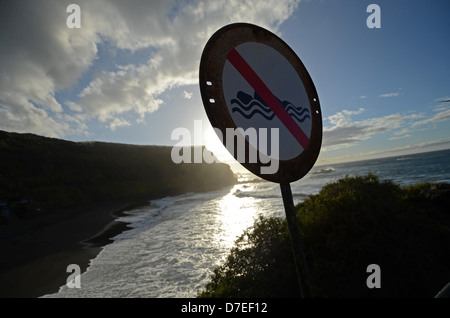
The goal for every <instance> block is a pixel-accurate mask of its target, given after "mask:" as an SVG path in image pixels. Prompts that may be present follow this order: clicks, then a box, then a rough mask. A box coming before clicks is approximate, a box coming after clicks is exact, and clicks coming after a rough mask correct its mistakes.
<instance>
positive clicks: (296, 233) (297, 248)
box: [280, 183, 312, 298]
mask: <svg viewBox="0 0 450 318" xmlns="http://www.w3.org/2000/svg"><path fill="white" fill-rule="evenodd" d="M280 188H281V195H282V197H283V205H284V211H285V212H286V221H287V224H288V229H289V238H290V240H291V247H292V253H293V254H294V262H295V269H296V271H297V278H298V283H299V286H300V293H301V295H302V298H312V290H311V285H310V284H309V273H308V265H307V262H306V256H305V251H304V249H303V240H302V237H301V234H300V228H299V226H298V220H297V214H296V211H295V207H294V200H293V199H292V192H291V185H290V184H289V183H282V184H280Z"/></svg>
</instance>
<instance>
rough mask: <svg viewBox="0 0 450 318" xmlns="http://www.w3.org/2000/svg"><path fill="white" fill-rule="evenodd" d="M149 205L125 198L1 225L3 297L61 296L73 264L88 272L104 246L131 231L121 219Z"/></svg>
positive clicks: (147, 202)
mask: <svg viewBox="0 0 450 318" xmlns="http://www.w3.org/2000/svg"><path fill="white" fill-rule="evenodd" d="M147 204H150V199H149V200H148V201H143V200H141V201H136V200H134V201H133V200H121V201H107V202H96V203H90V204H83V205H80V206H73V207H69V208H65V209H61V210H59V211H55V212H53V213H50V214H47V215H43V216H41V217H39V218H36V219H29V220H18V221H14V222H11V223H10V224H7V225H2V226H0V254H1V255H2V257H1V259H0V286H1V289H0V298H34V297H41V296H44V295H46V294H52V293H56V292H58V290H59V288H60V287H61V286H63V285H64V284H66V280H67V277H68V276H69V275H70V274H71V273H67V272H66V269H67V266H68V265H69V264H77V265H79V266H80V269H81V273H83V272H85V271H86V270H87V268H88V267H89V265H90V262H91V260H92V259H94V258H95V257H96V256H97V255H98V254H99V253H100V251H101V250H102V248H103V247H104V246H105V245H107V244H109V243H111V242H113V240H112V238H113V237H114V236H116V235H118V234H120V233H122V232H123V231H126V230H127V229H128V228H129V227H128V224H129V223H126V222H123V221H117V219H118V218H119V217H121V216H123V215H124V214H125V212H126V211H129V210H131V209H133V208H137V207H139V206H144V205H147Z"/></svg>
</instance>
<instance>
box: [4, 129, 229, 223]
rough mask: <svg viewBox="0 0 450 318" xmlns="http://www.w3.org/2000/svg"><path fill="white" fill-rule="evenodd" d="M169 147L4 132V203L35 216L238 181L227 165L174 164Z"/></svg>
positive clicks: (19, 213)
mask: <svg viewBox="0 0 450 318" xmlns="http://www.w3.org/2000/svg"><path fill="white" fill-rule="evenodd" d="M170 153H171V147H167V146H136V145H125V144H114V143H104V142H89V143H79V142H71V141H65V140H60V139H54V138H46V137H42V136H37V135H33V134H17V133H9V132H5V131H0V202H2V205H3V206H5V205H7V206H8V210H9V212H8V213H9V214H11V215H12V216H17V217H22V218H23V217H32V216H35V215H38V214H40V213H44V212H49V211H53V210H55V208H59V207H66V206H73V205H77V204H85V203H91V202H101V201H108V200H112V199H113V200H117V199H130V200H131V199H136V200H149V199H152V198H157V197H163V196H167V195H176V194H180V193H185V192H197V191H208V190H214V189H218V188H221V187H224V186H227V185H231V184H233V183H234V182H235V178H234V175H233V173H232V171H231V170H230V168H229V166H228V165H226V164H206V163H201V164H175V163H173V162H172V160H171V157H170Z"/></svg>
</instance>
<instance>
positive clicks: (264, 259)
mask: <svg viewBox="0 0 450 318" xmlns="http://www.w3.org/2000/svg"><path fill="white" fill-rule="evenodd" d="M449 193H450V186H449V185H446V184H429V183H424V184H419V185H415V186H411V187H405V188H401V187H399V186H398V185H395V184H393V183H392V182H389V181H380V180H379V179H378V178H377V177H375V176H374V175H371V174H369V175H367V176H364V177H346V178H343V179H341V180H338V181H337V182H335V183H331V184H328V185H327V186H325V187H324V188H323V189H322V190H321V191H320V193H319V194H317V195H313V196H311V197H310V198H308V199H307V200H305V201H304V202H302V203H300V204H298V205H297V209H298V213H297V216H298V219H299V224H300V228H301V231H302V234H303V240H304V245H305V252H306V258H307V261H308V267H309V272H310V281H311V287H312V290H313V294H314V296H315V297H433V296H435V295H436V294H437V292H438V291H439V290H440V289H441V288H442V287H444V286H445V285H446V284H447V283H448V282H450V257H449V255H450V226H449V225H450V222H449V221H450V196H449ZM291 254H292V252H291V249H290V243H289V237H288V231H287V225H286V222H285V220H283V219H278V218H270V219H265V218H261V219H259V220H258V221H257V222H255V225H254V227H253V229H250V230H247V231H246V232H245V233H244V234H243V235H242V236H241V237H240V239H239V240H238V241H237V242H236V245H235V247H234V248H233V249H232V251H231V253H230V255H229V256H228V258H227V260H226V262H225V263H224V264H223V265H222V266H220V267H218V268H216V269H215V271H214V274H213V276H212V278H211V281H210V282H209V283H208V284H207V286H206V288H205V290H204V291H203V292H201V293H200V294H199V297H298V296H299V289H298V286H297V279H296V273H295V268H294V265H293V258H292V255H291ZM369 264H378V265H379V266H380V268H381V288H380V289H369V288H367V285H366V279H367V277H368V276H369V275H370V273H367V272H366V269H367V266H368V265H369Z"/></svg>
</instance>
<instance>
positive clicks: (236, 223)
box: [216, 184, 258, 248]
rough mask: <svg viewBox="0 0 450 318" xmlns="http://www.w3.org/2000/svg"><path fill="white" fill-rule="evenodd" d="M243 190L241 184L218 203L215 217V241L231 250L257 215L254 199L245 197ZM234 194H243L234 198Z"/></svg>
mask: <svg viewBox="0 0 450 318" xmlns="http://www.w3.org/2000/svg"><path fill="white" fill-rule="evenodd" d="M245 190H250V189H244V186H243V185H242V184H239V185H236V186H234V188H233V189H232V190H231V191H230V193H228V194H227V195H226V196H224V197H223V198H222V199H221V200H219V201H218V205H219V207H218V211H220V212H219V213H218V215H217V218H218V220H217V221H218V222H217V223H219V224H220V225H219V227H220V228H219V229H218V231H217V236H216V241H218V242H219V244H220V245H223V246H225V247H226V248H231V247H233V245H234V242H235V241H236V239H237V238H238V237H239V236H240V235H241V234H242V233H243V232H244V231H245V230H246V229H247V228H249V227H251V226H252V225H253V223H254V221H255V219H256V217H257V215H258V209H257V206H256V202H255V199H254V198H252V197H245ZM235 193H241V194H244V195H243V196H236V194H235Z"/></svg>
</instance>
